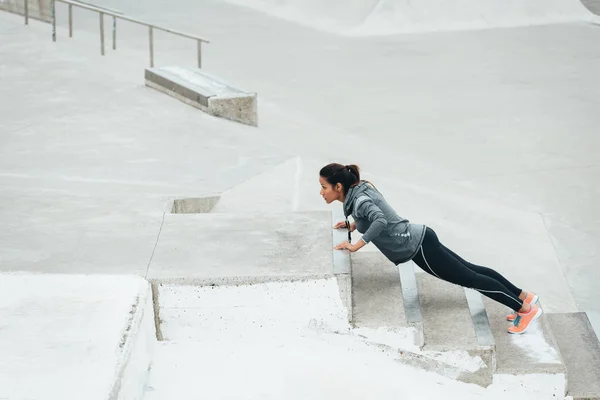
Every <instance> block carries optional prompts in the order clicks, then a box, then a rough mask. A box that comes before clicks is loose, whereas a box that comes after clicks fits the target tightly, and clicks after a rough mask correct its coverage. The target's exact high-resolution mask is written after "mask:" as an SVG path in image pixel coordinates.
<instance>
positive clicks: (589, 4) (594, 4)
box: [581, 0, 600, 15]
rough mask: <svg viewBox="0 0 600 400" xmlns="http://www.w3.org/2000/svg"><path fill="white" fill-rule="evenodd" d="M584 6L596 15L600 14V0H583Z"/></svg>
mask: <svg viewBox="0 0 600 400" xmlns="http://www.w3.org/2000/svg"><path fill="white" fill-rule="evenodd" d="M581 2H582V3H583V5H584V6H586V8H587V9H588V10H590V11H591V12H593V13H594V14H596V15H600V0H581Z"/></svg>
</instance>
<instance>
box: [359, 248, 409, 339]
mask: <svg viewBox="0 0 600 400" xmlns="http://www.w3.org/2000/svg"><path fill="white" fill-rule="evenodd" d="M352 297H353V299H352V303H353V317H352V322H353V324H354V325H355V326H356V327H366V328H380V327H386V328H399V327H406V326H407V323H406V319H405V316H404V307H403V301H402V286H401V283H400V274H399V273H398V267H397V266H396V265H394V264H393V263H392V262H390V261H389V260H388V259H387V258H385V256H384V255H383V254H381V253H379V252H357V253H354V254H353V255H352Z"/></svg>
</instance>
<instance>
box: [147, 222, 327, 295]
mask: <svg viewBox="0 0 600 400" xmlns="http://www.w3.org/2000/svg"><path fill="white" fill-rule="evenodd" d="M332 247H333V245H332V237H331V213H329V212H322V211H316V212H298V213H288V214H273V213H264V214H251V215H244V214H167V215H165V220H164V223H163V226H162V229H161V233H160V237H159V239H158V242H157V245H156V249H155V252H154V256H153V258H152V261H151V263H150V266H149V269H148V278H150V279H160V280H163V281H169V280H171V281H187V282H195V283H203V284H210V283H218V282H240V281H248V282H252V281H264V280H280V279H302V278H313V277H325V276H333V261H332V255H331V253H332Z"/></svg>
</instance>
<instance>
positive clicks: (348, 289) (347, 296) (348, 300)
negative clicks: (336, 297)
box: [335, 274, 354, 323]
mask: <svg viewBox="0 0 600 400" xmlns="http://www.w3.org/2000/svg"><path fill="white" fill-rule="evenodd" d="M335 278H336V280H337V283H338V287H339V292H340V299H341V300H342V304H343V305H344V307H346V310H348V322H350V323H352V319H353V314H354V311H353V310H354V308H353V304H352V275H351V274H336V275H335Z"/></svg>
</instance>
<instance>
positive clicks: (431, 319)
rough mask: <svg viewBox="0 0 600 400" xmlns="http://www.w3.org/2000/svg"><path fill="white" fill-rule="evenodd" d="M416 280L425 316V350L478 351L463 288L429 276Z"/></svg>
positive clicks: (423, 275) (418, 275) (425, 275)
mask: <svg viewBox="0 0 600 400" xmlns="http://www.w3.org/2000/svg"><path fill="white" fill-rule="evenodd" d="M416 277H417V285H418V289H419V300H420V303H421V311H422V313H423V334H424V336H425V346H424V349H427V350H436V351H451V350H469V349H476V348H477V347H478V343H477V337H476V336H475V330H474V328H473V322H472V320H471V313H470V311H469V306H468V304H467V299H466V298H465V293H464V290H463V288H462V287H460V286H457V285H453V284H451V283H448V282H445V281H442V280H441V279H438V278H435V277H433V276H431V275H429V274H417V276H416Z"/></svg>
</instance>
